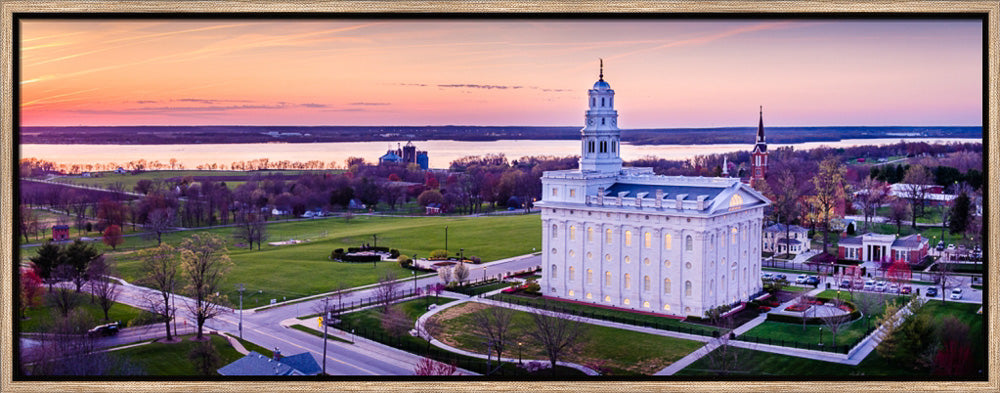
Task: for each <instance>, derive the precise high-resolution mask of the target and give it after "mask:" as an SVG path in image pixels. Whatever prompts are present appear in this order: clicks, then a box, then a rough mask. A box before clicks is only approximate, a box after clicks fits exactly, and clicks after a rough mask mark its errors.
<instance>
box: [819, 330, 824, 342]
mask: <svg viewBox="0 0 1000 393" xmlns="http://www.w3.org/2000/svg"><path fill="white" fill-rule="evenodd" d="M819 346H821V347H822V346H823V327H822V326H820V327H819Z"/></svg>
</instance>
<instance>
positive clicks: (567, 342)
mask: <svg viewBox="0 0 1000 393" xmlns="http://www.w3.org/2000/svg"><path fill="white" fill-rule="evenodd" d="M531 319H532V320H533V321H534V322H535V328H534V329H531V330H528V332H527V335H528V336H529V337H531V338H533V339H534V340H535V341H537V342H538V343H539V344H541V345H542V348H543V349H544V350H545V354H546V355H547V356H548V358H549V362H550V363H551V364H552V375H555V372H556V371H555V370H556V362H557V361H558V360H559V357H560V356H563V355H565V354H566V352H568V351H571V350H572V349H573V348H574V347H575V346H576V345H577V344H578V343H579V342H580V340H581V339H583V337H584V336H585V335H586V333H587V325H586V324H584V323H583V322H580V320H579V318H575V317H567V318H560V317H557V316H555V313H552V312H549V311H544V310H538V313H532V314H531Z"/></svg>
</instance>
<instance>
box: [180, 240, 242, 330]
mask: <svg viewBox="0 0 1000 393" xmlns="http://www.w3.org/2000/svg"><path fill="white" fill-rule="evenodd" d="M180 256H181V271H182V272H183V274H184V278H185V279H186V280H187V285H186V286H185V288H186V289H187V294H188V296H189V297H191V298H192V300H193V302H188V311H190V312H191V315H194V318H195V322H196V323H197V325H198V335H197V339H198V340H202V339H203V334H202V329H203V328H204V325H205V321H207V320H209V319H212V318H214V317H215V316H217V315H219V314H221V313H223V312H224V311H225V308H224V307H223V306H222V304H221V303H223V302H225V301H226V299H225V296H224V295H219V294H218V292H219V284H220V283H221V282H222V277H223V276H224V275H225V274H226V273H227V272H228V271H229V269H230V267H231V266H232V261H230V260H229V251H228V250H227V249H226V243H225V241H224V240H223V239H222V237H220V236H216V235H211V234H203V233H196V234H193V235H191V236H190V237H188V238H186V239H184V240H183V241H182V242H181V245H180Z"/></svg>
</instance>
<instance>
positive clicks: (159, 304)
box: [138, 244, 180, 341]
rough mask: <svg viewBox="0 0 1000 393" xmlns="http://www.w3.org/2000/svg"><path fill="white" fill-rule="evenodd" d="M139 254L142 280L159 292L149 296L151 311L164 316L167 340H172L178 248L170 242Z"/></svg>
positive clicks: (178, 260) (178, 262)
mask: <svg viewBox="0 0 1000 393" xmlns="http://www.w3.org/2000/svg"><path fill="white" fill-rule="evenodd" d="M138 254H139V255H138V256H139V260H140V261H141V263H142V271H143V273H144V276H143V277H142V278H141V279H140V282H141V283H143V284H145V285H147V286H149V287H150V288H152V289H155V290H156V291H157V292H158V294H157V295H156V296H150V297H149V298H147V299H146V300H147V302H146V303H147V305H148V308H149V310H150V311H151V312H153V313H154V314H157V315H160V316H163V319H164V324H165V325H166V328H167V341H170V340H172V336H171V335H170V319H171V318H172V317H173V315H174V310H176V308H177V306H176V305H174V304H173V302H171V294H172V293H173V292H174V290H175V289H176V287H177V279H178V267H180V259H178V258H177V252H176V250H175V249H174V248H173V247H172V246H170V245H169V244H161V245H160V246H159V247H154V248H147V249H144V250H141V251H139V252H138Z"/></svg>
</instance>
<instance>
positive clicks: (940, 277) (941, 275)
mask: <svg viewBox="0 0 1000 393" xmlns="http://www.w3.org/2000/svg"><path fill="white" fill-rule="evenodd" d="M934 268H935V269H937V270H936V271H935V274H934V280H935V281H937V283H938V285H940V286H941V302H942V303H944V302H947V301H948V296H947V293H946V292H945V291H946V290H947V288H948V287H949V286H952V285H955V283H954V281H955V275H954V274H953V273H954V270H955V264H954V263H947V262H944V263H942V262H941V260H940V259H939V260H938V263H937V264H935V265H934Z"/></svg>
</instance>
